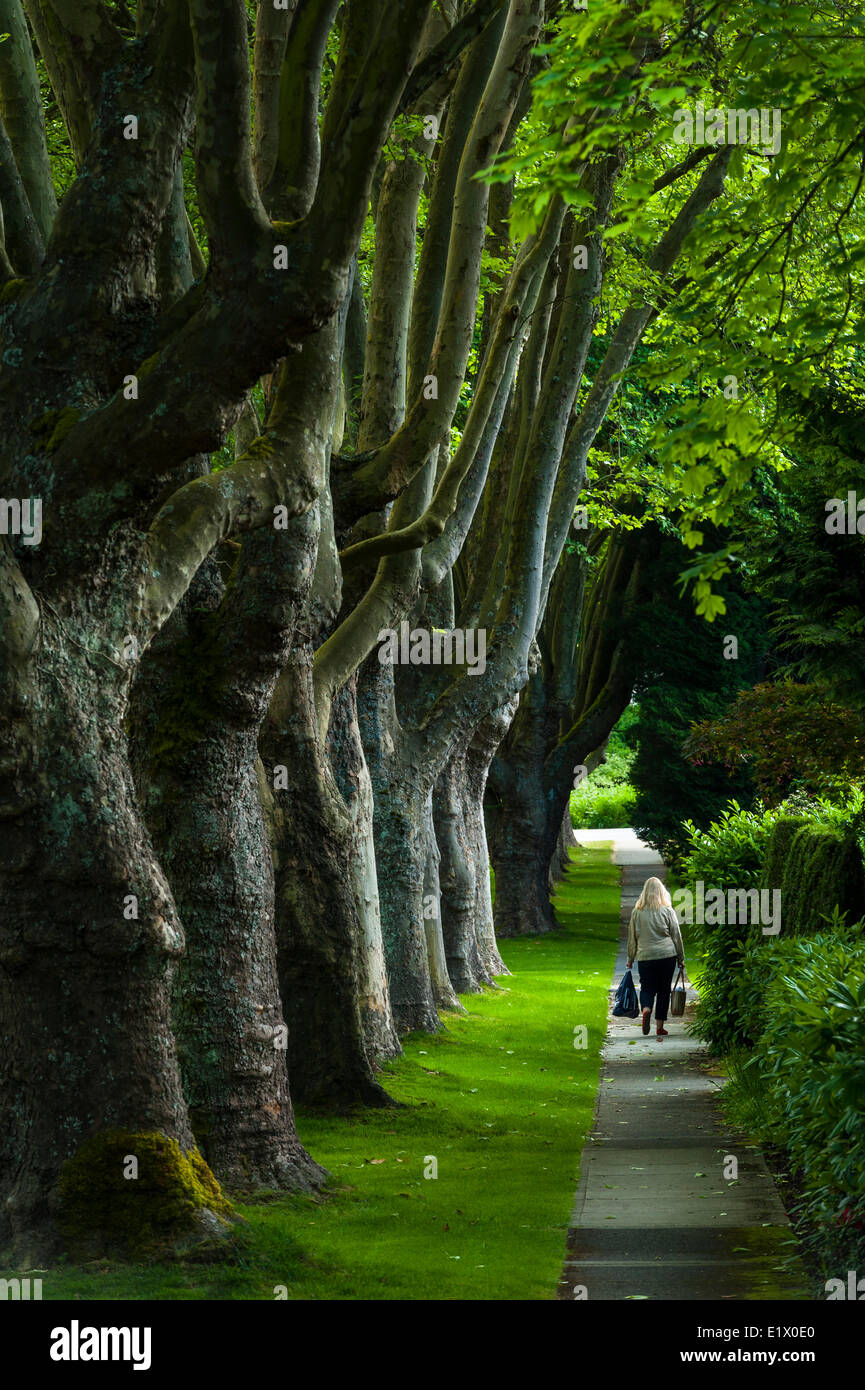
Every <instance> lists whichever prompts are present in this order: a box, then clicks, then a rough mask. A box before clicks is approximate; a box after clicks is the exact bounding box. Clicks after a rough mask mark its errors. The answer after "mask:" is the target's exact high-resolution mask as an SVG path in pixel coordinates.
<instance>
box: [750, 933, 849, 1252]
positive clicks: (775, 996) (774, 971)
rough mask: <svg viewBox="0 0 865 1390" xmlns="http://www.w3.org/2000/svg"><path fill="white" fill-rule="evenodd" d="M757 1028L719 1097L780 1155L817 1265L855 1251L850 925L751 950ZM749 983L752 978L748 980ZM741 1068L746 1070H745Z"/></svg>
mask: <svg viewBox="0 0 865 1390" xmlns="http://www.w3.org/2000/svg"><path fill="white" fill-rule="evenodd" d="M760 956H761V962H760V981H759V983H760V988H761V990H762V991H763V992H764V994H765V1000H764V1004H763V1007H762V1008H761V1010H760V1012H761V1014H762V1027H761V1029H760V1036H759V1038H758V1039H757V1040H756V1046H755V1047H754V1050H753V1052H752V1053H751V1054H750V1059H749V1061H748V1062H747V1063H745V1064H744V1067H743V1060H744V1059H742V1058H740V1059H739V1063H738V1065H737V1066H736V1067H735V1068H734V1074H733V1080H732V1082H731V1084H730V1088H729V1093H728V1095H727V1097H726V1104H727V1105H728V1106H729V1107H730V1109H731V1110H732V1112H733V1117H734V1118H736V1119H737V1120H738V1121H739V1122H743V1123H744V1124H745V1125H746V1127H748V1128H750V1129H752V1130H753V1131H754V1132H755V1133H756V1134H757V1136H758V1137H759V1138H760V1139H762V1140H763V1141H764V1142H768V1143H771V1144H774V1145H776V1146H783V1147H784V1148H785V1149H786V1150H787V1152H788V1153H789V1155H790V1160H791V1162H792V1166H793V1169H794V1171H795V1172H796V1173H797V1175H798V1177H799V1180H800V1183H801V1192H800V1195H799V1197H798V1199H797V1201H796V1213H795V1214H796V1215H797V1216H798V1217H801V1218H804V1220H805V1222H806V1223H807V1225H806V1227H805V1230H804V1231H800V1233H799V1235H800V1239H801V1240H803V1242H804V1243H805V1244H806V1245H807V1246H809V1247H810V1249H811V1251H812V1253H813V1254H814V1255H815V1256H816V1257H817V1259H818V1260H819V1261H820V1263H821V1265H822V1266H823V1270H824V1273H826V1274H831V1275H839V1274H840V1275H841V1276H842V1277H843V1274H844V1271H845V1270H846V1269H848V1268H851V1269H853V1268H856V1267H857V1263H858V1267H860V1268H861V1265H862V1261H863V1259H865V1161H863V1152H862V1144H861V1139H862V1134H863V1132H865V1052H863V1024H865V952H863V949H862V937H861V935H860V934H859V933H858V932H856V931H853V930H852V929H851V928H850V927H847V928H842V929H841V931H840V933H839V934H837V935H829V934H825V933H819V934H817V935H815V936H811V937H808V938H803V937H799V938H792V939H789V940H787V941H776V942H773V943H772V944H771V949H770V950H769V951H765V950H763V951H761V952H760ZM755 983H756V982H755ZM748 1073H750V1078H749V1076H748Z"/></svg>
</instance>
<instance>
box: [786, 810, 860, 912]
mask: <svg viewBox="0 0 865 1390" xmlns="http://www.w3.org/2000/svg"><path fill="white" fill-rule="evenodd" d="M761 887H765V888H769V889H774V888H780V890H781V911H782V922H783V925H782V931H783V932H784V933H785V934H788V935H793V936H813V935H814V933H815V932H818V931H824V930H825V928H826V918H831V917H832V910H833V908H835V907H837V908H838V910H839V912H843V913H845V914H846V917H847V921H848V922H855V921H858V920H859V918H861V917H862V916H863V915H865V871H863V866H862V851H861V850H860V848H859V846H858V844H857V843H856V840H855V839H853V838H852V837H851V836H850V835H849V834H845V833H844V831H842V830H839V829H837V828H836V827H835V826H832V825H825V824H821V823H819V822H816V823H815V822H813V821H812V822H805V823H804V824H803V823H802V822H801V821H799V820H798V818H796V817H792V816H781V817H779V818H778V820H777V821H776V822H775V826H774V828H773V830H772V833H771V835H770V836H769V845H768V851H767V854H766V859H765V862H764V865H763V873H762V882H761Z"/></svg>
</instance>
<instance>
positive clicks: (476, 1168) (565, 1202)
mask: <svg viewBox="0 0 865 1390" xmlns="http://www.w3.org/2000/svg"><path fill="white" fill-rule="evenodd" d="M618 881H619V874H618V870H617V869H616V868H614V867H613V865H612V864H611V863H610V862H609V847H608V846H595V847H593V848H592V849H591V850H582V851H576V852H575V854H574V861H573V865H572V868H571V871H570V874H569V876H568V880H567V882H566V883H565V884H563V885H562V886H561V887H560V889H559V892H558V895H557V899H556V907H557V912H558V917H559V920H560V922H561V923H562V926H563V927H564V930H563V931H562V932H557V933H555V934H552V935H550V936H546V937H541V938H537V939H531V940H523V941H505V942H503V943H502V955H503V957H504V959H505V961H506V963H507V965H508V967H509V969H510V970H511V971H513V974H512V975H511V976H509V977H508V976H504V977H502V980H501V984H502V986H503V988H502V989H500V990H490V991H487V992H486V993H485V994H484V995H482V996H478V995H466V996H464V997H463V1003H464V1004H465V1006H466V1009H467V1010H468V1012H467V1014H466V1015H465V1016H454V1015H450V1016H449V1017H448V1019H447V1031H446V1032H443V1033H441V1034H437V1035H435V1036H429V1035H424V1034H415V1035H413V1036H412V1037H411V1038H409V1039H407V1040H406V1042H405V1055H404V1056H403V1057H402V1058H400V1059H399V1061H397V1062H396V1063H394V1064H393V1065H392V1066H390V1067H388V1068H387V1071H386V1073H385V1078H384V1079H385V1084H386V1086H387V1088H388V1090H389V1091H390V1092H391V1094H392V1095H393V1096H394V1097H395V1098H396V1099H397V1100H399V1101H401V1102H402V1104H403V1107H404V1108H402V1109H398V1110H391V1111H384V1112H367V1113H365V1114H363V1115H359V1116H357V1117H356V1118H349V1119H346V1118H342V1119H335V1118H330V1117H322V1116H320V1115H313V1114H309V1113H303V1112H301V1113H299V1114H298V1129H299V1131H300V1136H301V1138H302V1139H303V1141H304V1143H305V1144H306V1146H307V1147H308V1148H309V1150H310V1151H311V1153H313V1154H314V1156H315V1157H316V1158H317V1159H318V1160H319V1161H320V1162H321V1163H323V1164H324V1166H325V1167H326V1168H327V1169H328V1171H329V1172H330V1174H331V1175H332V1176H331V1182H330V1184H329V1186H328V1187H327V1189H326V1190H325V1192H324V1194H322V1196H321V1197H320V1198H319V1199H311V1198H303V1197H276V1198H274V1199H273V1200H271V1201H266V1202H258V1203H256V1204H254V1205H252V1204H238V1210H239V1211H240V1213H241V1214H242V1215H243V1216H244V1217H245V1218H246V1221H247V1222H248V1226H247V1227H246V1228H245V1229H244V1233H243V1236H242V1238H241V1243H240V1247H239V1249H238V1251H237V1252H236V1253H235V1254H234V1255H233V1256H232V1259H231V1261H230V1262H224V1263H219V1264H210V1265H200V1264H192V1263H189V1264H178V1265H173V1266H170V1265H151V1266H150V1267H146V1268H139V1267H132V1266H128V1265H121V1264H118V1263H112V1262H108V1261H100V1262H98V1263H96V1264H94V1265H91V1266H84V1267H81V1266H71V1265H63V1266H58V1267H56V1268H54V1269H51V1270H46V1271H44V1272H43V1273H42V1275H41V1277H42V1280H43V1298H45V1299H68V1298H80V1299H93V1298H97V1299H98V1298H101V1299H148V1298H155V1299H273V1298H274V1297H275V1296H277V1295H276V1293H275V1290H276V1289H277V1287H278V1286H284V1288H285V1290H286V1294H287V1297H288V1298H289V1299H430V1298H432V1299H552V1298H553V1297H554V1296H555V1292H556V1285H557V1280H558V1277H559V1273H560V1269H561V1264H562V1259H563V1255H564V1240H565V1231H566V1228H567V1225H568V1218H569V1215H570V1211H571V1206H572V1202H573V1195H574V1190H575V1187H576V1183H577V1178H578V1174H579V1155H580V1150H581V1148H582V1145H583V1142H584V1139H585V1136H586V1134H587V1132H588V1129H589V1125H590V1121H591V1117H592V1112H593V1108H594V1101H595V1093H596V1091H597V1084H598V1055H599V1049H600V1044H601V1041H602V1039H603V1035H604V1032H605V1029H606V1020H607V1000H608V995H607V989H608V986H609V982H610V976H611V972H612V967H613V962H614V958H615V949H616V937H617V932H618V902H619V890H618ZM580 1024H584V1025H586V1027H587V1028H588V1048H587V1049H585V1050H583V1049H580V1050H577V1049H575V1047H574V1029H575V1027H576V1026H577V1025H580ZM431 1159H435V1161H436V1164H437V1177H435V1178H432V1177H425V1176H424V1173H425V1170H426V1171H428V1172H431V1171H432V1168H433V1165H432V1163H431V1162H430V1160H431ZM284 1296H285V1295H284Z"/></svg>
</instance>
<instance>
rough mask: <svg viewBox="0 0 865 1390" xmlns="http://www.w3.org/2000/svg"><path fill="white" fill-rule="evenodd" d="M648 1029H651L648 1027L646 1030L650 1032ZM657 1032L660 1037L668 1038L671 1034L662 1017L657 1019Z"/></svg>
mask: <svg viewBox="0 0 865 1390" xmlns="http://www.w3.org/2000/svg"><path fill="white" fill-rule="evenodd" d="M648 1031H649V1030H648V1028H647V1029H646V1032H647V1033H648ZM655 1033H656V1035H657V1037H659V1038H668V1037H669V1036H670V1035H669V1033H668V1032H667V1030H666V1028H665V1027H664V1023H663V1020H662V1019H660V1018H656V1019H655Z"/></svg>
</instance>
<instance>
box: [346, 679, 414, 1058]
mask: <svg viewBox="0 0 865 1390" xmlns="http://www.w3.org/2000/svg"><path fill="white" fill-rule="evenodd" d="M327 747H328V754H329V756H330V760H331V765H332V767H333V770H334V776H335V777H336V780H337V783H338V784H339V789H340V792H341V793H342V797H343V801H344V802H345V805H346V807H347V808H348V812H349V815H350V816H351V819H352V823H353V827H354V835H353V839H352V843H351V853H350V856H349V865H350V868H351V872H352V880H353V883H354V893H355V902H356V905H357V912H358V917H359V921H360V938H359V954H360V963H359V971H358V1002H359V1004H360V1016H361V1022H362V1024H363V1031H364V1037H365V1039H366V1051H367V1056H368V1057H369V1059H370V1061H371V1062H372V1063H373V1064H374V1065H375V1064H378V1063H381V1062H385V1061H388V1060H389V1059H391V1058H393V1057H399V1056H401V1055H402V1048H401V1047H400V1043H399V1036H398V1034H397V1031H396V1024H395V1023H394V1018H393V1013H392V1011H391V1005H390V990H389V988H388V982H387V964H386V961H385V954H384V942H383V940H382V931H381V908H380V906H379V890H378V870H377V868H376V862H375V837H374V835H373V817H374V807H373V796H372V782H371V781H370V776H369V768H368V767H367V765H366V757H365V756H364V751H363V744H362V743H361V740H360V730H359V728H358V723H357V682H356V678H355V677H352V679H351V680H350V681H349V682H348V684H347V685H345V686H343V688H342V690H341V691H340V692H339V694H338V695H337V697H336V699H335V700H334V703H333V710H332V713H331V719H330V730H329V734H328V745H327Z"/></svg>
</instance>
